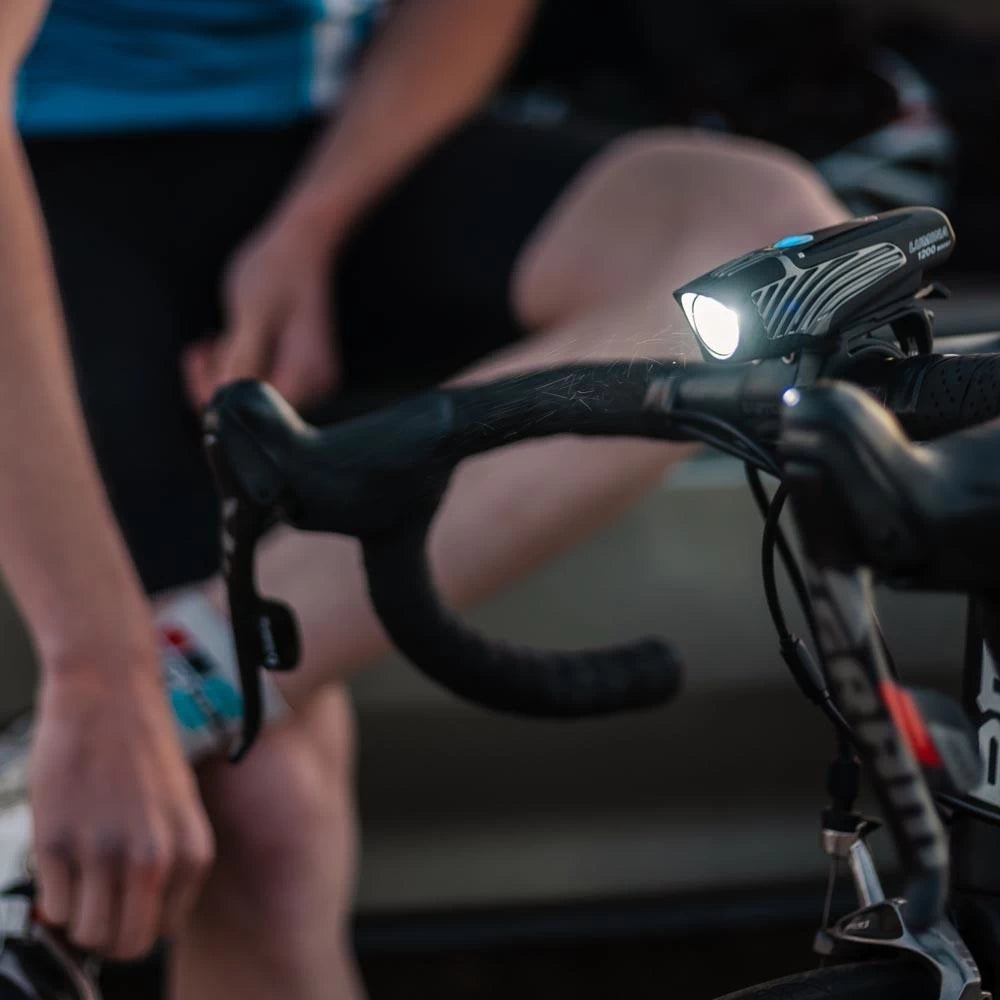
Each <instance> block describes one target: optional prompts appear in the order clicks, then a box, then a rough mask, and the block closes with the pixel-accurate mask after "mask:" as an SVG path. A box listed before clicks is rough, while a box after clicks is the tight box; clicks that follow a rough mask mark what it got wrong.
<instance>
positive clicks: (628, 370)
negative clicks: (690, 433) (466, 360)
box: [444, 360, 679, 458]
mask: <svg viewBox="0 0 1000 1000" xmlns="http://www.w3.org/2000/svg"><path fill="white" fill-rule="evenodd" d="M677 370H678V368H677V366H676V365H674V364H673V363H672V362H665V361H649V360H643V361H635V362H626V361H615V362H610V363H608V362H605V363H595V364H580V365H570V366H566V367H564V368H553V369H549V370H547V371H535V372H527V373H525V374H523V375H513V376H510V377H508V378H504V379H501V380H499V381H496V382H492V383H487V384H484V385H477V386H472V387H459V388H455V389H449V390H444V391H445V392H446V393H447V395H448V396H449V397H450V400H451V403H452V406H453V408H454V428H453V431H452V434H451V435H450V438H451V440H450V443H449V446H448V447H449V448H450V450H451V451H452V453H453V454H454V455H456V456H460V457H463V458H464V457H466V456H468V455H473V454H476V453H477V452H482V451H489V450H491V449H493V448H499V447H502V446H503V445H505V444H513V443H514V442H516V441H524V440H527V439H530V438H538V437H549V436H552V435H556V434H578V435H595V436H604V435H607V436H618V435H627V436H634V437H653V438H667V437H671V436H672V435H671V431H670V427H669V426H668V422H667V421H666V420H665V419H664V415H663V413H662V412H661V411H658V410H656V409H655V408H653V407H650V406H647V405H646V403H647V398H648V395H649V392H650V387H651V386H652V385H653V383H654V382H656V381H657V380H659V379H662V378H663V377H664V376H665V375H667V374H670V373H672V372H675V371H677ZM678 436H679V435H678Z"/></svg>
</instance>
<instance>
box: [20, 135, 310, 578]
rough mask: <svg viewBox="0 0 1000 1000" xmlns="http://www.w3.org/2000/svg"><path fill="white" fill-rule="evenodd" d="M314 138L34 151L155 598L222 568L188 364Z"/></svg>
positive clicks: (82, 144) (47, 144) (91, 379)
mask: <svg viewBox="0 0 1000 1000" xmlns="http://www.w3.org/2000/svg"><path fill="white" fill-rule="evenodd" d="M314 130H315V129H314V126H313V125H312V124H308V123H307V124H305V125H303V126H302V127H300V128H291V129H284V130H274V131H273V132H265V131H263V130H261V131H256V132H219V133H210V132H208V133H178V134H155V135H123V136H119V137H114V136H106V137H92V138H88V139H80V140H74V139H51V140H33V141H30V142H29V143H28V144H27V146H28V155H29V159H30V162H31V166H32V169H33V172H34V175H35V179H36V183H37V185H38V189H39V193H40V196H41V201H42V206H43V210H44V212H45V215H46V221H47V224H48V228H49V233H50V237H51V241H52V247H53V254H54V258H55V264H56V271H57V276H58V279H59V285H60V291H61V295H62V299H63V304H64V310H65V313H66V317H67V322H68V327H69V332H70V340H71V344H72V348H73V355H74V361H75V364H76V371H77V378H78V382H79V388H80V394H81V398H82V400H83V404H84V409H85V411H86V415H87V420H88V425H89V428H90V432H91V436H92V438H93V443H94V448H95V451H96V453H97V457H98V461H99V462H100V465H101V471H102V473H103V475H104V477H105V481H106V483H107V486H108V491H109V493H110V495H111V499H112V502H113V504H114V507H115V511H116V513H117V515H118V518H119V520H120V523H121V525H122V528H123V530H124V533H125V536H126V539H127V541H128V544H129V546H130V549H131V551H132V554H133V557H134V559H135V561H136V563H137V565H138V568H139V571H140V573H141V575H142V578H143V581H144V582H145V584H146V586H147V588H149V589H150V590H153V591H156V590H162V589H165V588H168V587H172V586H177V585H179V584H182V583H187V582H190V581H192V580H196V579H200V578H203V577H205V576H208V575H210V574H211V573H212V572H214V570H215V568H216V567H217V564H218V543H217V501H216V498H215V494H214V490H213V487H212V482H211V477H210V474H209V471H208V467H207V465H206V463H205V460H204V457H203V453H202V448H201V441H200V434H199V426H198V419H197V416H196V414H195V411H194V408H193V407H192V405H191V404H190V402H189V400H188V398H187V395H186V392H185V390H184V386H183V383H182V378H181V372H180V363H179V361H180V355H181V351H182V350H183V348H184V346H185V345H186V344H187V343H189V342H191V341H192V340H195V339H198V338H201V337H204V336H208V335H210V334H211V333H214V332H216V331H218V330H219V329H220V326H221V323H222V320H223V317H222V315H221V313H220V310H219V308H218V288H219V283H220V280H221V273H222V271H223V268H224V266H225V263H226V261H227V260H228V259H229V257H230V255H231V254H232V252H233V251H234V250H235V249H236V248H237V247H238V246H239V244H240V242H241V241H242V239H243V238H244V237H245V236H246V234H247V233H249V232H250V231H251V230H252V229H253V228H254V227H255V226H256V225H257V224H258V223H259V222H260V219H261V217H262V216H263V215H264V214H265V213H266V211H267V210H268V208H269V207H270V205H271V204H273V202H274V201H275V200H276V198H277V197H278V196H279V194H280V192H281V191H282V189H283V188H284V185H285V183H286V182H287V180H288V177H289V176H291V174H292V173H293V171H294V169H295V167H296V165H297V164H298V162H299V160H300V158H301V155H302V151H303V150H304V149H305V148H306V146H307V144H308V142H309V141H310V139H311V136H312V134H313V133H314ZM247 163H253V164H254V170H252V171H248V170H247V169H246V165H247Z"/></svg>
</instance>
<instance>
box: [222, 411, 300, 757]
mask: <svg viewBox="0 0 1000 1000" xmlns="http://www.w3.org/2000/svg"><path fill="white" fill-rule="evenodd" d="M217 428H218V415H217V414H216V413H215V411H212V410H209V411H208V412H207V413H206V415H205V419H204V429H205V433H204V445H205V452H206V455H207V457H208V462H209V465H210V467H211V469H212V474H213V476H214V477H215V482H216V487H217V489H218V491H219V495H220V497H221V498H222V576H223V579H224V580H225V584H226V596H227V600H228V603H229V614H230V624H231V626H232V630H233V638H234V641H235V644H236V657H237V662H238V665H239V678H240V688H241V691H242V697H243V726H242V737H241V740H240V743H239V745H238V746H237V748H236V749H235V750H234V751H233V753H232V756H231V760H232V761H233V762H234V763H235V762H238V761H240V760H242V759H243V757H245V756H246V754H247V752H248V751H249V750H250V748H251V747H252V746H253V743H254V741H255V740H256V738H257V736H258V734H259V733H260V728H261V725H262V723H263V704H264V695H263V690H262V681H261V671H262V670H272V671H287V670H292V669H293V668H294V667H295V666H296V664H297V663H298V661H299V656H300V647H301V644H300V641H299V632H298V626H297V625H296V622H295V617H294V615H293V614H292V611H291V609H290V608H289V607H288V606H287V605H286V604H283V603H281V602H280V601H275V600H272V599H270V598H266V597H264V596H262V595H261V594H260V592H259V591H258V590H257V586H256V583H255V579H254V566H255V558H256V550H257V542H258V541H259V540H260V538H261V537H262V536H263V535H264V533H265V532H266V531H267V530H268V529H269V528H271V527H272V525H273V524H274V523H275V520H276V515H275V513H274V502H275V501H276V499H277V492H278V490H277V484H275V485H274V486H273V488H268V484H261V483H257V484H254V490H253V492H251V490H250V489H247V488H246V487H245V486H244V484H243V483H242V482H241V481H240V479H239V478H238V477H237V476H236V474H235V473H234V472H233V470H232V467H231V466H230V464H229V462H228V460H227V458H226V456H225V454H224V452H223V449H222V448H221V446H220V444H219V438H218V434H217Z"/></svg>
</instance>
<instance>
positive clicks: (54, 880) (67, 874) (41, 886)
mask: <svg viewBox="0 0 1000 1000" xmlns="http://www.w3.org/2000/svg"><path fill="white" fill-rule="evenodd" d="M35 853H36V861H35V866H36V868H37V870H38V911H39V913H40V915H41V918H42V921H43V922H44V923H46V924H51V925H52V926H53V927H65V926H66V925H67V924H68V923H69V919H70V916H71V914H72V907H73V867H72V866H71V865H70V863H69V861H68V860H67V858H66V855H65V853H64V852H62V851H60V850H56V849H49V848H47V847H45V846H39V848H38V849H37V850H36V852H35Z"/></svg>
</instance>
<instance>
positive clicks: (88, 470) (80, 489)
mask: <svg viewBox="0 0 1000 1000" xmlns="http://www.w3.org/2000/svg"><path fill="white" fill-rule="evenodd" d="M0 234H2V239H0V344H2V348H3V364H2V365H0V470H2V474H0V567H2V569H3V572H4V575H5V576H6V578H7V581H8V583H9V585H10V586H11V588H12V590H13V591H14V594H15V596H16V598H17V600H18V603H19V604H20V606H21V608H22V610H23V612H24V614H25V616H26V618H27V620H28V623H29V626H30V627H31V629H32V631H33V633H34V636H35V639H36V642H37V644H38V646H39V651H40V653H41V654H42V660H43V662H44V663H46V664H49V665H55V664H59V663H62V662H64V661H68V660H71V659H77V658H80V659H84V658H86V656H87V653H86V650H87V648H88V647H90V646H91V645H93V646H94V647H96V646H97V645H103V644H104V637H105V636H108V635H118V636H120V640H119V641H118V645H119V647H120V646H121V645H122V644H127V642H128V641H129V636H130V631H129V630H130V629H136V630H138V629H140V628H141V627H142V625H143V623H144V621H145V617H144V615H145V607H144V600H143V597H142V594H141V590H140V588H139V585H138V582H137V581H136V579H135V574H134V572H133V570H132V568H131V565H130V563H129V560H128V557H127V555H126V552H125V548H124V545H123V543H122V541H121V539H120V537H119V535H118V532H117V529H116V527H115V525H114V522H113V519H112V516H111V513H110V510H109V506H108V503H107V501H106V499H105V497H104V493H103V490H102V487H101V484H100V480H99V477H98V474H97V471H96V468H95V465H94V462H93V460H92V458H91V453H90V447H89V443H88V441H87V436H86V433H85V430H84V426H83V420H82V417H81V414H80V410H79V406H78V404H77V401H76V396H75V389H74V384H73V378H72V374H71V365H70V361H69V357H68V351H67V347H66V339H65V336H64V332H63V324H62V318H61V315H60V310H59V305H58V295H57V291H56V287H55V280H54V277H53V273H52V267H51V263H50V260H49V254H48V250H47V247H46V241H45V237H44V229H43V226H42V222H41V217H40V212H39V208H38V204H37V200H36V198H35V196H34V192H33V188H32V185H31V183H30V179H29V174H28V169H27V166H26V164H25V160H24V156H23V153H22V150H21V148H20V144H19V142H18V139H17V136H16V134H15V132H14V129H13V126H12V125H11V123H10V121H9V117H8V119H7V120H6V121H0ZM122 418H123V419H128V415H127V414H123V415H122Z"/></svg>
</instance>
